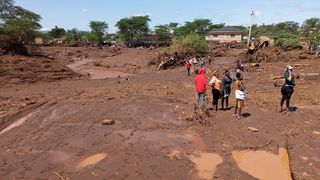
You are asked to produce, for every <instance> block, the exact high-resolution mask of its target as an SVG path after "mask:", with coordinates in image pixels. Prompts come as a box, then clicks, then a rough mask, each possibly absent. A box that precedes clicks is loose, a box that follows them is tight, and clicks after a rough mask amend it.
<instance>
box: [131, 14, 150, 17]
mask: <svg viewBox="0 0 320 180" xmlns="http://www.w3.org/2000/svg"><path fill="white" fill-rule="evenodd" d="M133 16H135V17H137V16H149V17H150V16H151V13H136V14H134V15H133Z"/></svg>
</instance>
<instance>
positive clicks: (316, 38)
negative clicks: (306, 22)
mask: <svg viewBox="0 0 320 180" xmlns="http://www.w3.org/2000/svg"><path fill="white" fill-rule="evenodd" d="M308 43H309V45H318V44H320V32H318V33H314V34H311V35H310V36H309V37H308Z"/></svg>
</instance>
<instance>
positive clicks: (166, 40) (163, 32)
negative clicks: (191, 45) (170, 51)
mask: <svg viewBox="0 0 320 180" xmlns="http://www.w3.org/2000/svg"><path fill="white" fill-rule="evenodd" d="M155 32H156V38H157V41H158V43H159V44H170V43H171V40H172V34H171V28H170V25H167V24H166V25H159V26H156V27H155Z"/></svg>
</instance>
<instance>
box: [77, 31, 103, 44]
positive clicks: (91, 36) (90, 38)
mask: <svg viewBox="0 0 320 180" xmlns="http://www.w3.org/2000/svg"><path fill="white" fill-rule="evenodd" d="M80 39H81V41H86V42H98V41H99V37H98V36H97V35H96V34H95V33H92V32H81V33H80Z"/></svg>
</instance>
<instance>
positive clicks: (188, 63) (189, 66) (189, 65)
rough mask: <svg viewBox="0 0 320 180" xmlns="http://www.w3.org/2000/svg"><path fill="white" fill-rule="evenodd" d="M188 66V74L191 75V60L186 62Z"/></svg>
mask: <svg viewBox="0 0 320 180" xmlns="http://www.w3.org/2000/svg"><path fill="white" fill-rule="evenodd" d="M186 68H187V74H188V76H190V68H191V64H190V62H189V61H187V62H186Z"/></svg>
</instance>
